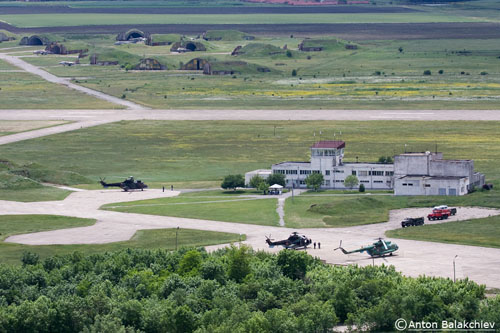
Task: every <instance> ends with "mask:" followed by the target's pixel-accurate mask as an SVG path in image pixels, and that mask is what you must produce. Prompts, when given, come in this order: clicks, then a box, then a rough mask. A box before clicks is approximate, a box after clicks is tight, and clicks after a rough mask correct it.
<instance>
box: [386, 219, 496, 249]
mask: <svg viewBox="0 0 500 333" xmlns="http://www.w3.org/2000/svg"><path fill="white" fill-rule="evenodd" d="M499 228H500V218H499V217H498V216H492V217H488V218H484V219H475V220H469V221H458V222H451V223H442V224H436V225H424V226H419V227H412V228H404V229H397V230H389V231H387V232H386V235H387V236H388V237H395V238H404V239H411V240H422V241H430V242H440V243H451V244H463V245H471V246H485V247H496V248H500V238H499V237H498V235H499V234H500V229H499Z"/></svg>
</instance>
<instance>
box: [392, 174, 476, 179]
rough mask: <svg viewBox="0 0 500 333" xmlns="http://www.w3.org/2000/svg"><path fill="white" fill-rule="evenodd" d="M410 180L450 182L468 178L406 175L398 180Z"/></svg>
mask: <svg viewBox="0 0 500 333" xmlns="http://www.w3.org/2000/svg"><path fill="white" fill-rule="evenodd" d="M410 178H424V179H426V180H450V179H463V178H467V177H466V176H428V175H405V176H402V177H398V179H410Z"/></svg>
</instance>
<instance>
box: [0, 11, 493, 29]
mask: <svg viewBox="0 0 500 333" xmlns="http://www.w3.org/2000/svg"><path fill="white" fill-rule="evenodd" d="M0 20H2V21H4V22H7V23H9V24H11V25H14V26H16V27H52V26H75V25H102V24H107V25H114V24H144V23H145V22H147V23H148V24H220V23H221V22H223V23H224V24H268V23H273V24H284V23H424V22H484V21H485V20H483V19H481V18H476V17H464V16H454V15H445V14H441V13H437V14H433V13H425V14H422V13H394V14H392V13H390V14H387V13H379V14H376V15H374V14H371V13H368V14H345V13H343V14H322V13H315V14H232V15H225V14H208V15H200V14H192V15H182V14H175V15H169V14H156V15H151V14H92V15H88V14H18V15H0Z"/></svg>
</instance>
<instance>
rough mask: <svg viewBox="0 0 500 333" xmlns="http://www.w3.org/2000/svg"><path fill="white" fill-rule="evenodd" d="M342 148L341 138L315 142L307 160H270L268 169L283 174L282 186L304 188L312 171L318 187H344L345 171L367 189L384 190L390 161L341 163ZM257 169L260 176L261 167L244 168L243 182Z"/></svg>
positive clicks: (390, 176) (390, 173)
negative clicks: (318, 177)
mask: <svg viewBox="0 0 500 333" xmlns="http://www.w3.org/2000/svg"><path fill="white" fill-rule="evenodd" d="M344 148H345V142H344V141H320V142H317V143H315V144H314V145H313V146H312V147H311V161H310V162H281V163H277V164H273V165H272V167H271V170H270V173H271V172H272V173H280V174H283V175H285V179H286V186H287V187H292V186H293V187H295V188H306V187H307V186H306V183H305V179H306V178H307V176H309V175H310V174H312V173H321V174H322V175H323V178H324V182H323V185H322V188H329V189H346V187H345V186H344V181H345V179H346V177H347V176H349V175H355V176H356V177H358V179H359V183H360V184H363V185H364V186H365V188H367V189H380V190H387V189H392V188H393V175H394V165H393V164H383V163H363V162H361V163H350V162H348V163H345V162H343V159H344ZM257 172H259V173H260V175H261V177H262V175H263V170H255V171H251V172H248V173H246V174H245V184H248V183H249V182H250V179H251V178H252V177H253V175H255V174H257ZM270 173H269V174H270ZM263 178H267V177H263Z"/></svg>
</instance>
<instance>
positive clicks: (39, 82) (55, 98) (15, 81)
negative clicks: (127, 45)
mask: <svg viewBox="0 0 500 333" xmlns="http://www.w3.org/2000/svg"><path fill="white" fill-rule="evenodd" d="M1 74H2V80H1V81H0V89H1V90H0V101H1V106H0V108H2V109H57V108H65V109H94V108H97V109H112V108H122V107H121V106H119V105H115V104H111V103H108V102H105V101H103V100H99V99H97V98H94V97H91V96H89V95H86V94H84V93H80V92H77V91H74V90H70V89H68V88H65V87H62V86H60V85H57V84H54V83H50V82H47V81H45V80H43V79H42V78H40V77H38V76H35V75H31V74H29V73H26V72H22V73H18V72H3V73H1Z"/></svg>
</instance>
